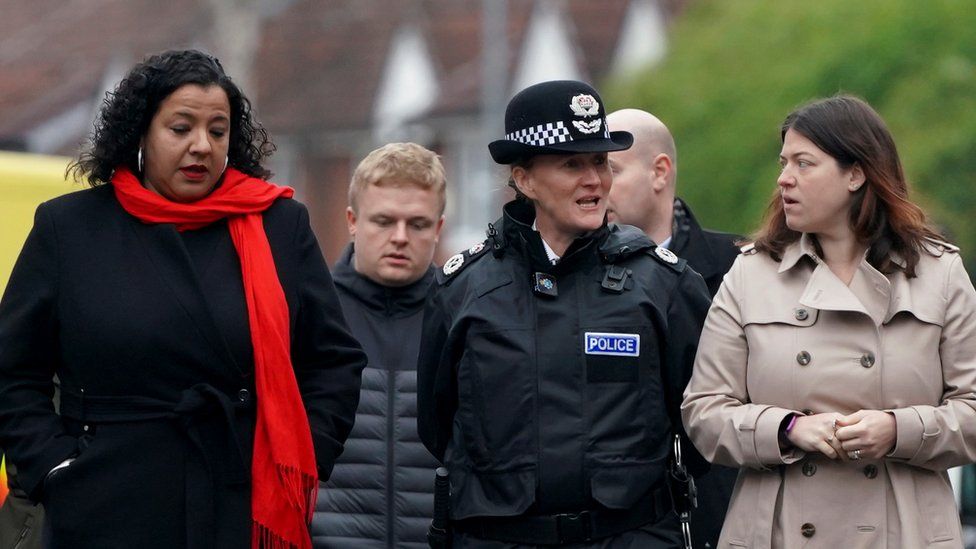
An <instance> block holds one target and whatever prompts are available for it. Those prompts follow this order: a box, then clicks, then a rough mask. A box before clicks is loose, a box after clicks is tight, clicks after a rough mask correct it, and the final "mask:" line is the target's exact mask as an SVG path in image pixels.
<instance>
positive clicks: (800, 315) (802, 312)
mask: <svg viewBox="0 0 976 549" xmlns="http://www.w3.org/2000/svg"><path fill="white" fill-rule="evenodd" d="M793 315H794V316H796V319H797V320H800V321H803V320H806V319H807V318H808V317H809V316H810V313H808V312H807V310H806V309H796V310H794V311H793Z"/></svg>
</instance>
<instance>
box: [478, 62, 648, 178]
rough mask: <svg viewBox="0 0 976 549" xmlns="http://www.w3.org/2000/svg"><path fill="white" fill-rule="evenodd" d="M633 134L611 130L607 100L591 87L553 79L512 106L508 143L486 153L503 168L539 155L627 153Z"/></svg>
mask: <svg viewBox="0 0 976 549" xmlns="http://www.w3.org/2000/svg"><path fill="white" fill-rule="evenodd" d="M633 142H634V136H633V135H631V134H630V132H611V131H609V129H607V114H606V111H605V110H604V108H603V100H602V99H600V95H599V94H598V93H597V92H596V90H595V89H593V86H590V85H589V84H587V83H585V82H578V81H576V80H553V81H550V82H542V83H541V84H535V85H533V86H529V87H528V88H525V89H524V90H522V91H520V92H519V93H517V94H516V95H515V97H513V98H512V100H511V101H509V102H508V108H507V109H505V139H499V140H497V141H492V142H491V143H490V144H489V145H488V151H489V152H490V153H491V157H492V159H494V160H495V162H497V163H499V164H511V163H512V162H515V161H516V160H518V159H520V158H527V157H531V156H535V155H537V154H566V153H568V154H573V153H587V152H611V151H622V150H624V149H629V148H630V145H631V144H632V143H633Z"/></svg>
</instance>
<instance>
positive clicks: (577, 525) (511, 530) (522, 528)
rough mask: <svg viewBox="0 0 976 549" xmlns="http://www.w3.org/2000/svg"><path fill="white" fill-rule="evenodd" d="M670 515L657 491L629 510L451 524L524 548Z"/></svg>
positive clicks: (663, 492) (667, 500) (601, 534)
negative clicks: (525, 545)
mask: <svg viewBox="0 0 976 549" xmlns="http://www.w3.org/2000/svg"><path fill="white" fill-rule="evenodd" d="M670 512H671V496H670V495H669V494H668V491H667V489H666V488H659V489H657V490H655V491H654V492H652V493H651V494H650V495H649V496H646V497H644V498H642V499H641V500H640V501H638V502H637V503H635V504H634V506H633V507H631V508H630V509H623V510H621V509H604V508H601V509H589V510H584V511H580V512H577V513H560V514H557V515H519V516H516V517H472V518H466V519H461V520H452V521H451V526H452V527H453V528H455V529H456V530H457V531H459V532H463V533H465V534H468V535H471V536H474V537H476V538H481V539H490V540H495V541H503V542H506V543H518V544H527V545H559V544H564V543H578V542H586V541H592V540H597V539H601V538H606V537H610V536H615V535H617V534H622V533H624V532H627V531H630V530H634V529H635V528H639V527H641V526H644V525H645V524H652V523H656V522H658V521H659V520H661V519H662V518H664V517H665V515H667V514H668V513H670Z"/></svg>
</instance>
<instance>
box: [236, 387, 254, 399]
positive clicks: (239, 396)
mask: <svg viewBox="0 0 976 549" xmlns="http://www.w3.org/2000/svg"><path fill="white" fill-rule="evenodd" d="M250 396H251V393H250V392H249V391H248V390H247V389H241V390H240V391H237V400H239V401H241V402H247V399H248V398H249V397H250Z"/></svg>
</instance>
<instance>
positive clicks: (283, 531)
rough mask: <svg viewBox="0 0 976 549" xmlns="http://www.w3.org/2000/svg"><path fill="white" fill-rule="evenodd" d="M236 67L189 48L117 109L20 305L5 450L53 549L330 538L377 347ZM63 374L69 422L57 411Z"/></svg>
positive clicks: (18, 298)
mask: <svg viewBox="0 0 976 549" xmlns="http://www.w3.org/2000/svg"><path fill="white" fill-rule="evenodd" d="M273 150H274V146H273V145H272V144H271V142H270V141H269V139H268V135H267V133H266V132H265V130H264V129H263V128H262V127H261V125H260V124H258V123H257V121H255V120H254V119H253V117H252V113H251V107H250V103H249V101H248V100H247V98H246V97H245V96H244V95H243V94H242V93H241V91H240V89H239V88H238V87H237V86H236V85H235V84H234V83H233V82H232V81H231V79H230V78H229V77H227V75H226V74H224V71H223V68H222V67H221V65H220V63H219V62H218V61H217V60H216V59H214V58H213V57H211V56H209V55H206V54H204V53H201V52H198V51H194V50H186V51H169V52H166V53H163V54H160V55H154V56H151V57H149V58H147V59H146V60H145V61H143V62H142V63H140V64H138V65H136V66H135V67H134V68H133V69H132V70H131V71H130V72H129V73H128V74H127V75H126V77H125V78H124V79H123V80H122V82H121V83H120V84H119V86H118V87H117V88H116V89H115V91H114V92H112V93H109V94H108V95H107V97H106V99H105V103H104V105H103V108H102V111H101V114H100V116H99V119H98V121H97V123H96V125H95V131H94V133H93V135H92V138H91V147H90V149H89V150H87V151H86V152H84V153H83V154H82V155H81V157H80V158H79V160H78V161H77V162H76V163H75V164H74V165H73V167H72V170H73V171H74V173H75V174H76V176H77V177H80V178H84V179H86V180H87V181H88V183H89V184H90V185H91V186H92V187H93V188H91V189H88V190H85V191H81V192H77V193H73V194H70V195H67V196H64V197H61V198H58V199H55V200H52V201H50V202H47V203H44V204H42V205H41V206H40V207H39V208H38V210H37V213H36V216H35V221H34V228H33V230H32V231H31V234H30V236H29V237H28V239H27V242H26V243H25V245H24V249H23V251H22V252H21V255H20V258H19V260H18V262H17V265H16V267H15V269H14V272H13V274H12V276H11V278H10V282H9V284H8V286H7V291H6V293H5V295H4V297H3V300H2V301H0V446H3V447H4V448H5V450H6V451H7V457H8V459H9V460H11V461H12V462H13V463H14V464H16V466H17V468H18V474H19V480H20V482H21V484H22V486H23V487H24V488H25V490H26V491H27V492H28V493H29V495H30V497H31V498H33V499H35V500H36V501H40V502H43V503H44V505H45V507H46V510H47V513H48V515H47V516H48V522H47V524H46V525H45V535H46V538H47V544H48V546H49V547H72V548H96V547H97V548H102V547H140V548H141V549H147V548H154V547H160V548H163V547H165V548H172V547H208V548H209V547H218V548H224V547H227V548H232V547H233V548H238V547H248V546H251V547H275V548H278V547H310V546H311V541H310V539H309V534H308V520H309V519H310V517H311V514H312V510H313V504H314V501H315V490H316V488H317V486H318V481H319V480H320V479H321V480H325V479H326V478H327V477H328V475H329V473H330V472H331V469H332V465H333V462H334V461H335V458H336V457H337V456H338V455H339V453H340V452H341V451H342V443H343V441H344V440H345V438H346V436H347V435H348V433H349V430H350V428H351V425H352V421H353V418H354V413H355V408H356V404H357V401H358V397H359V380H360V371H361V369H362V367H363V366H364V365H365V356H364V355H363V353H362V351H361V350H360V348H359V345H358V344H357V343H356V341H355V340H354V339H353V338H352V336H351V335H350V334H349V332H348V330H347V328H346V326H345V323H344V321H343V319H342V314H341V311H340V308H339V304H338V301H337V299H336V294H335V289H334V287H333V285H332V279H331V277H330V275H329V272H328V269H327V268H326V266H325V263H324V261H323V259H322V255H321V252H320V251H319V247H318V244H317V242H316V240H315V237H314V235H313V234H312V232H311V228H310V226H309V221H308V213H307V211H306V209H305V207H304V206H302V205H301V204H300V203H298V202H297V201H295V200H292V199H291V198H292V195H293V194H294V191H293V190H292V189H290V188H288V187H281V186H277V185H274V184H272V183H269V182H267V181H265V180H264V179H263V178H266V177H268V176H269V175H270V174H269V172H268V171H267V170H266V169H265V168H264V167H263V166H262V164H261V162H262V160H263V159H264V158H265V157H266V156H268V155H269V154H270V153H271V152H272V151H273ZM55 375H57V376H58V378H59V379H60V381H61V409H60V417H59V416H58V415H57V414H55V411H54V409H53V407H52V404H51V394H52V392H53V390H54V385H53V383H52V378H53V377H54V376H55Z"/></svg>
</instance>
